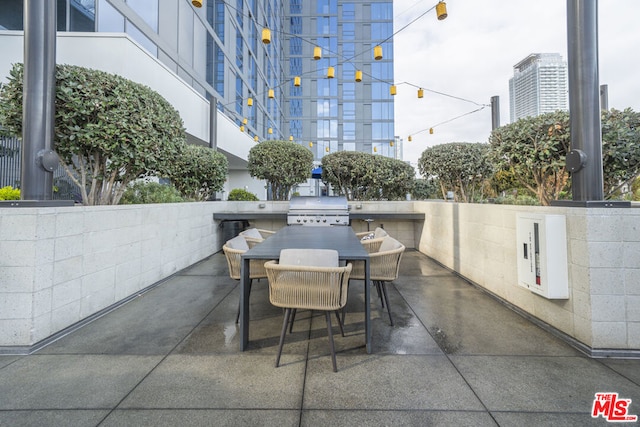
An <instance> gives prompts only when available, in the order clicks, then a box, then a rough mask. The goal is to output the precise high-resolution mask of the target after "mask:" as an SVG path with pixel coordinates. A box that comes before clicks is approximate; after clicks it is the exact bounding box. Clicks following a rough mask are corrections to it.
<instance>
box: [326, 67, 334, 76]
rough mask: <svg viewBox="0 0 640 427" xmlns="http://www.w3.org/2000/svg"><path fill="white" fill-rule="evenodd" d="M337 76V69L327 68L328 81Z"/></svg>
mask: <svg viewBox="0 0 640 427" xmlns="http://www.w3.org/2000/svg"><path fill="white" fill-rule="evenodd" d="M335 75H336V69H335V68H333V67H329V68H327V78H328V79H332V78H334V77H335Z"/></svg>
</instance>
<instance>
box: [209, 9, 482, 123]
mask: <svg viewBox="0 0 640 427" xmlns="http://www.w3.org/2000/svg"><path fill="white" fill-rule="evenodd" d="M222 3H223V4H224V5H225V7H226V8H227V9H228V10H229V11H231V10H233V11H235V12H236V14H237V15H240V16H242V17H243V18H248V19H253V18H254V17H253V15H252V14H247V13H245V12H244V11H241V10H239V9H238V8H236V7H234V6H232V5H230V4H229V3H228V2H226V1H223V2H222ZM419 3H420V1H417V2H416V3H414V4H413V5H412V6H410V7H409V8H407V9H405V10H404V11H403V12H401V13H399V14H398V15H396V16H395V17H394V18H397V17H399V16H401V15H402V14H404V13H406V12H408V11H409V10H410V9H413V8H414V7H416V6H417V5H418V4H419ZM436 6H437V3H436V5H433V6H431V7H430V8H429V9H427V10H425V11H424V12H423V13H421V14H420V15H418V16H417V17H416V18H414V19H412V20H411V21H409V22H408V23H407V24H405V25H404V26H402V27H401V28H400V29H398V30H397V31H395V32H394V33H393V34H391V35H390V36H388V37H387V38H385V39H383V40H382V41H381V42H379V43H378V44H377V45H382V44H384V43H386V42H388V41H389V40H391V39H393V37H394V36H396V35H397V34H399V33H400V32H402V31H404V30H405V29H407V28H408V27H409V26H411V25H413V24H414V23H415V22H417V21H418V20H420V19H421V18H422V17H424V16H425V15H426V14H428V13H429V12H431V11H432V10H434V9H435V8H436ZM274 32H275V33H277V34H279V35H280V36H282V38H283V39H287V38H288V39H291V38H293V37H295V38H298V39H300V40H301V41H302V42H305V43H307V44H310V45H311V46H314V47H315V46H318V47H321V48H322V49H323V51H326V52H327V53H328V54H330V55H333V56H328V57H327V58H326V59H330V58H337V59H338V61H337V62H336V63H335V64H336V66H340V65H342V66H344V65H347V64H348V65H351V66H352V67H353V68H354V70H358V68H357V66H356V65H355V64H354V63H353V62H351V61H352V60H353V59H355V58H357V57H359V56H362V55H364V54H365V53H367V52H370V51H371V50H372V48H368V49H365V50H363V51H361V52H360V53H357V54H355V55H353V56H350V57H345V56H343V55H341V54H340V53H339V52H334V51H332V50H330V49H328V48H326V47H322V46H320V45H319V44H318V43H317V42H314V41H313V40H310V39H307V38H306V37H303V36H301V35H300V34H295V33H290V32H287V31H284V30H277V31H274ZM224 55H225V58H227V60H229V61H231V59H230V58H229V57H228V56H227V54H226V53H224ZM329 63H330V62H329ZM318 71H319V70H318V69H315V70H309V71H306V72H303V73H301V74H299V76H300V77H302V76H305V75H308V74H315V73H318ZM360 71H362V73H363V75H366V76H368V77H369V78H371V79H372V80H376V81H379V82H381V83H386V84H388V85H389V86H392V85H393V83H389V82H388V81H386V80H382V79H380V78H377V77H375V76H373V75H372V74H370V73H367V72H365V71H364V70H360ZM292 80H293V77H289V78H287V79H284V80H283V81H282V82H281V83H279V84H277V85H275V86H273V87H268V88H267V90H265V91H263V92H255V94H256V96H259V95H264V93H266V92H267V91H268V90H269V89H277V88H280V87H282V86H284V85H286V84H290V83H291V81H292ZM400 85H408V86H412V87H415V88H419V89H422V90H425V91H427V92H430V93H433V94H437V95H440V96H444V97H448V98H452V99H456V100H459V101H463V102H468V103H471V104H474V105H477V106H479V107H480V108H477V109H475V110H473V111H470V112H467V113H464V114H461V115H459V116H456V117H453V118H451V119H448V120H445V121H442V122H440V123H437V124H435V125H433V126H430V127H428V128H426V129H422V130H420V131H418V132H415V133H411V135H417V134H420V133H422V132H425V131H427V130H430V129H434V128H436V127H438V126H441V125H443V124H446V123H450V122H452V121H454V120H458V119H460V118H462V117H465V116H468V115H470V114H474V113H476V112H479V111H481V110H483V109H485V108H487V107H489V106H490V105H489V104H482V103H479V102H476V101H473V100H470V99H466V98H462V97H459V96H455V95H451V94H447V93H444V92H441V91H437V90H433V89H428V88H426V87H425V86H421V85H417V84H414V83H411V82H401V83H398V84H396V86H400ZM254 90H255V89H254ZM236 103H237V100H234V101H232V102H229V103H227V104H221V105H223V106H224V107H225V108H226V106H228V105H233V104H236Z"/></svg>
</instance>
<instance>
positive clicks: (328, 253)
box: [280, 249, 340, 267]
mask: <svg viewBox="0 0 640 427" xmlns="http://www.w3.org/2000/svg"><path fill="white" fill-rule="evenodd" d="M339 262H340V261H339V258H338V251H336V250H334V249H283V250H281V251H280V264H281V265H307V266H313V267H337V266H338V265H339Z"/></svg>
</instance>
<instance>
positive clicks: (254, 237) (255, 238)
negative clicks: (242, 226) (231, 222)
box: [240, 228, 276, 248]
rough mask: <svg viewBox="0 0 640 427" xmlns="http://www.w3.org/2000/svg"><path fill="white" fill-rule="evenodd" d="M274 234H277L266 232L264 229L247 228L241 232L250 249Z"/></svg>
mask: <svg viewBox="0 0 640 427" xmlns="http://www.w3.org/2000/svg"><path fill="white" fill-rule="evenodd" d="M274 234H276V232H275V231H271V230H264V229H262V228H247V229H246V230H244V231H241V232H240V236H242V237H244V238H245V240H246V241H247V243H248V244H249V247H250V248H252V247H253V246H254V245H256V244H257V243H260V242H262V241H263V240H264V239H266V238H268V237H271V236H273V235H274Z"/></svg>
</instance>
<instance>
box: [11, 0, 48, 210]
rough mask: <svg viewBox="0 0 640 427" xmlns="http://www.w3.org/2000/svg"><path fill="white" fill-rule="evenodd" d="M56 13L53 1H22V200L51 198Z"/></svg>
mask: <svg viewBox="0 0 640 427" xmlns="http://www.w3.org/2000/svg"><path fill="white" fill-rule="evenodd" d="M56 13H57V11H56V2H53V1H42V0H24V83H23V98H24V99H23V107H22V108H23V114H22V158H21V177H20V193H21V198H22V200H51V199H52V197H53V170H54V169H55V167H57V156H56V155H55V153H53V151H52V147H53V138H54V120H55V89H56V87H55V86H56V77H55V67H56Z"/></svg>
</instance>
